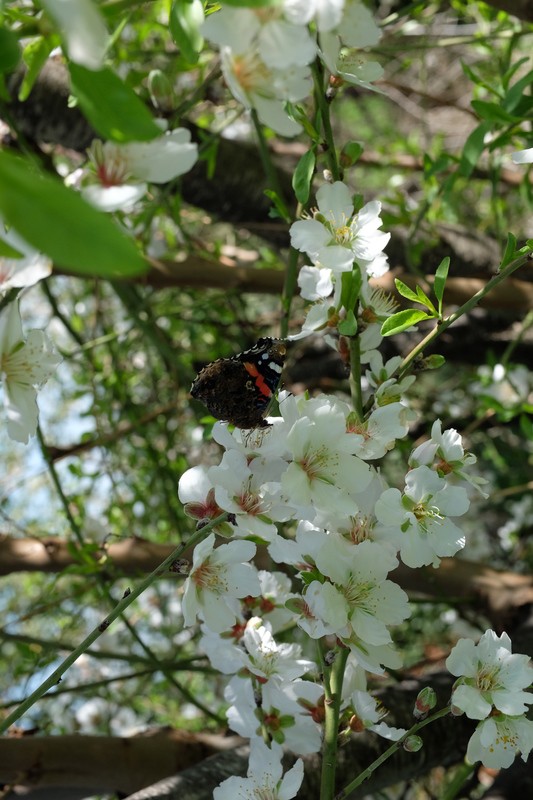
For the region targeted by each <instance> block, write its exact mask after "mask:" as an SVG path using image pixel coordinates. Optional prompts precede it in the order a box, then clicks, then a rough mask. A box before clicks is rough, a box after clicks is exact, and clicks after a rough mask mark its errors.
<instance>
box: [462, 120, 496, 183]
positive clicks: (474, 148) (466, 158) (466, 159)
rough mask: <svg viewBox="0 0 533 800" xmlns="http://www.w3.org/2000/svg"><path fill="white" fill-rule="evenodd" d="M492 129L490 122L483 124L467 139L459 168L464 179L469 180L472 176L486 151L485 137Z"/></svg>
mask: <svg viewBox="0 0 533 800" xmlns="http://www.w3.org/2000/svg"><path fill="white" fill-rule="evenodd" d="M491 127H492V126H491V125H490V124H489V123H488V122H482V123H481V124H480V125H478V126H477V128H474V130H473V131H472V133H471V134H470V136H469V137H468V138H467V140H466V142H465V146H464V147H463V152H462V155H461V160H460V161H459V168H458V172H459V175H461V176H462V177H463V178H469V177H470V175H471V174H472V172H473V169H474V167H475V166H476V164H477V162H478V161H479V157H480V155H481V153H482V152H483V150H484V149H485V136H486V135H487V133H488V132H489V131H490V130H491Z"/></svg>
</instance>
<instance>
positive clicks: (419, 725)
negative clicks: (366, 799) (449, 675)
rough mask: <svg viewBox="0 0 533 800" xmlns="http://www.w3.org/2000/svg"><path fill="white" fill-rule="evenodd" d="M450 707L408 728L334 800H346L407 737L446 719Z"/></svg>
mask: <svg viewBox="0 0 533 800" xmlns="http://www.w3.org/2000/svg"><path fill="white" fill-rule="evenodd" d="M450 708H451V706H446V708H443V709H441V710H440V711H437V712H435V714H432V715H431V716H430V717H427V718H426V719H424V720H422V721H421V722H417V723H416V724H415V725H413V727H412V728H410V729H409V730H408V731H407V732H406V733H404V735H403V736H402V738H401V739H398V741H397V742H394V743H393V744H391V746H390V747H389V748H387V750H385V752H384V753H382V754H381V755H380V756H379V757H378V758H376V760H375V761H373V762H372V763H371V764H370V766H369V767H367V768H366V769H365V770H363V772H361V773H360V775H358V776H357V778H355V780H353V781H352V782H351V783H349V784H348V786H345V787H344V789H342V790H341V791H340V792H339V793H338V794H337V795H335V798H334V800H346V798H347V797H349V796H350V795H351V793H352V792H353V791H354V790H355V789H356V788H357V787H358V786H360V785H361V784H362V783H363V782H364V781H366V780H368V778H370V776H371V775H372V773H373V772H375V771H376V769H377V768H378V767H380V766H381V765H382V764H383V763H384V762H385V761H387V759H389V758H390V757H391V756H392V755H394V753H396V752H397V751H398V750H399V749H400V747H402V746H403V743H404V742H405V740H406V739H407V738H408V737H409V736H413V735H414V734H415V733H417V732H418V731H419V730H421V729H422V728H425V726H426V725H429V724H430V723H432V722H436V720H438V719H441V718H442V717H446V716H447V715H448V714H449V713H450Z"/></svg>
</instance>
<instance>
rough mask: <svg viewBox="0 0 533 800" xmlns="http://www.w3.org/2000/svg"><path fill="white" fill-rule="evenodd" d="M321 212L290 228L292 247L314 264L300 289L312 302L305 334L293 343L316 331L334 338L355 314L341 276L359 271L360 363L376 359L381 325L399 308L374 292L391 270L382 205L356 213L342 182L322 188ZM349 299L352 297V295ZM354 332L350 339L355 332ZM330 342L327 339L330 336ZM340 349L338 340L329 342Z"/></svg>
mask: <svg viewBox="0 0 533 800" xmlns="http://www.w3.org/2000/svg"><path fill="white" fill-rule="evenodd" d="M316 200H317V208H316V209H315V211H314V212H313V214H312V216H308V217H307V218H305V219H301V220H298V221H297V222H294V223H293V224H292V225H291V229H290V235H291V244H292V246H293V247H294V248H295V249H296V250H299V251H301V252H303V253H306V254H307V255H308V256H309V258H310V260H311V262H312V264H309V265H306V266H303V267H302V268H301V269H300V272H299V274H298V286H299V287H300V294H301V295H302V297H303V298H304V300H309V301H311V302H312V303H313V305H312V306H311V307H310V309H309V310H308V312H307V316H306V319H305V321H304V324H303V326H302V332H301V333H300V334H297V335H296V336H293V337H291V338H293V339H296V338H299V337H301V336H307V335H308V334H310V333H312V332H313V331H325V332H326V333H332V334H333V333H335V332H336V331H337V330H338V329H339V324H341V330H342V322H343V321H346V316H347V313H348V312H349V311H350V310H351V309H349V308H346V307H345V305H344V303H346V299H345V297H344V287H345V284H344V283H343V275H344V274H346V273H351V272H352V270H354V263H355V265H356V266H355V269H356V271H357V276H358V280H359V281H360V282H361V285H360V286H359V287H358V293H359V307H360V308H359V319H358V320H357V330H358V332H359V342H360V348H361V354H362V361H363V362H364V363H366V362H369V361H370V360H371V359H372V358H373V357H376V355H378V354H377V351H376V347H378V346H379V344H380V343H381V341H382V336H381V333H380V329H381V323H382V322H383V321H384V320H385V319H386V318H387V316H389V315H390V314H391V313H392V312H393V311H394V308H395V303H394V302H393V301H391V299H390V298H389V297H388V296H387V295H385V293H384V292H382V291H380V290H379V289H378V290H376V289H374V290H373V289H372V288H371V287H370V285H369V283H368V279H369V278H370V277H374V278H377V277H379V276H381V275H384V274H385V272H387V270H388V268H389V267H388V263H387V257H386V255H385V253H384V252H383V251H384V248H385V247H386V245H387V243H388V241H389V239H390V234H389V233H385V232H384V231H382V230H380V228H381V225H382V221H381V217H380V213H381V203H380V202H379V201H378V200H372V201H370V202H369V203H366V205H364V206H363V207H362V208H361V209H360V210H359V211H355V209H354V204H353V200H352V197H351V194H350V190H349V188H348V186H347V185H346V184H345V183H343V182H342V181H335V182H334V183H326V184H323V185H322V186H321V187H320V188H319V189H318V191H317V193H316ZM347 294H348V297H350V296H351V293H350V292H348V293H347ZM355 331H356V328H355V327H354V328H353V330H352V331H350V333H351V334H353V333H355ZM326 339H327V340H328V339H329V337H326ZM329 341H330V344H332V346H334V347H337V346H338V341H337V340H336V339H333V338H332V339H329Z"/></svg>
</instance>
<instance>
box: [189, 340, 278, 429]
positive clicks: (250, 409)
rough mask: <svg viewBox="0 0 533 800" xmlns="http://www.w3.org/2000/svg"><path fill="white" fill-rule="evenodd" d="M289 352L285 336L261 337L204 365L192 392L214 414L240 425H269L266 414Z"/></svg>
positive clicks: (251, 426)
mask: <svg viewBox="0 0 533 800" xmlns="http://www.w3.org/2000/svg"><path fill="white" fill-rule="evenodd" d="M286 352H287V349H286V347H285V344H284V342H283V341H281V339H270V338H264V339H259V340H258V341H257V342H256V343H255V344H254V346H253V347H251V348H250V350H244V351H243V352H242V353H238V354H237V355H235V356H231V358H218V359H217V360H216V361H213V362H212V363H211V364H208V365H207V367H204V368H203V370H201V372H199V373H198V375H197V376H196V378H195V380H194V382H193V385H192V386H191V395H192V396H193V397H194V398H196V399H197V400H201V401H202V403H203V404H204V405H205V406H206V407H207V409H208V411H209V412H210V413H211V414H212V415H213V416H214V417H216V418H217V419H221V420H224V421H226V422H230V423H231V424H232V425H235V427H236V428H266V427H268V423H267V422H265V420H264V417H265V416H266V414H267V411H268V408H269V406H270V402H271V400H272V398H273V396H274V392H275V391H276V389H277V388H278V386H279V382H280V379H281V371H282V369H283V364H284V362H285V354H286Z"/></svg>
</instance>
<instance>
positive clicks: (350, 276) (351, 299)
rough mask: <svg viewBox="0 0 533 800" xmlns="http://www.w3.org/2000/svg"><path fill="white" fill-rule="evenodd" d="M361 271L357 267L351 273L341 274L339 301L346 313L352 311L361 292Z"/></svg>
mask: <svg viewBox="0 0 533 800" xmlns="http://www.w3.org/2000/svg"><path fill="white" fill-rule="evenodd" d="M362 282H363V279H362V278H361V271H360V269H359V267H354V268H353V269H352V271H351V272H343V273H342V277H341V300H340V305H341V306H342V307H344V308H345V309H346V311H353V310H354V308H355V304H356V302H357V300H358V298H359V294H360V292H361V284H362Z"/></svg>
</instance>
